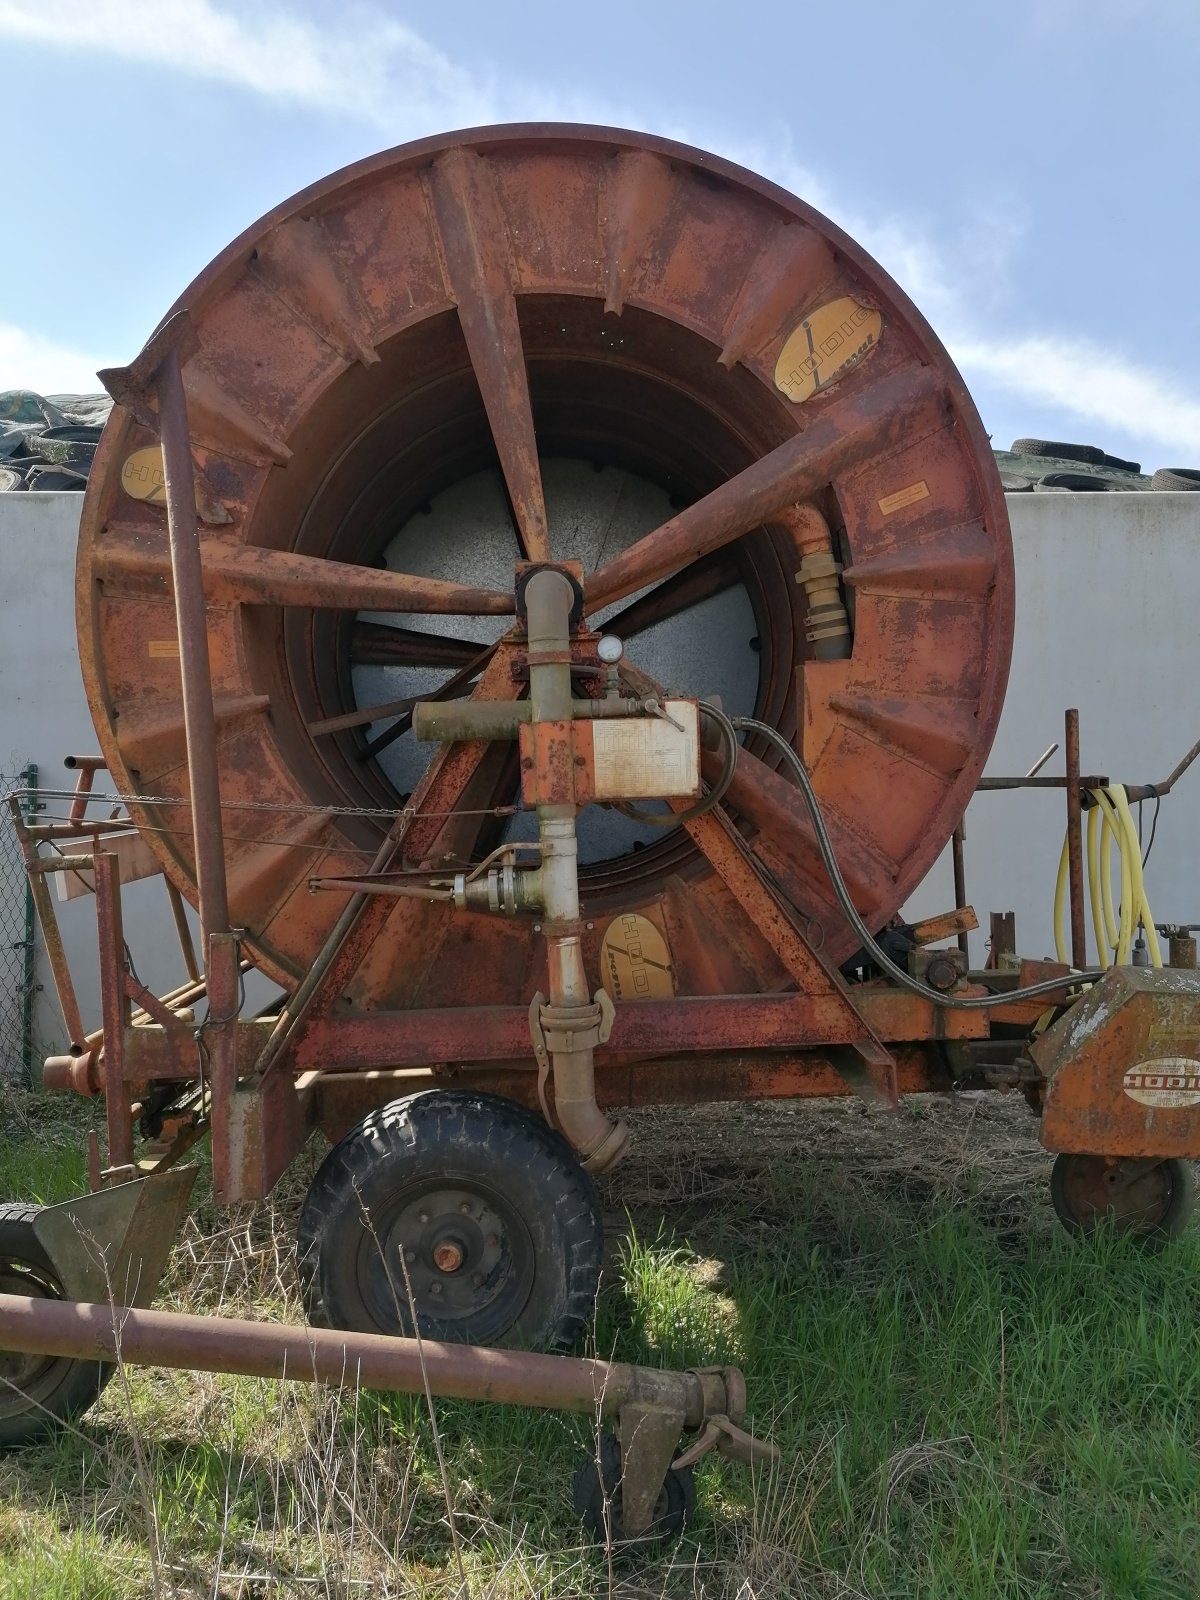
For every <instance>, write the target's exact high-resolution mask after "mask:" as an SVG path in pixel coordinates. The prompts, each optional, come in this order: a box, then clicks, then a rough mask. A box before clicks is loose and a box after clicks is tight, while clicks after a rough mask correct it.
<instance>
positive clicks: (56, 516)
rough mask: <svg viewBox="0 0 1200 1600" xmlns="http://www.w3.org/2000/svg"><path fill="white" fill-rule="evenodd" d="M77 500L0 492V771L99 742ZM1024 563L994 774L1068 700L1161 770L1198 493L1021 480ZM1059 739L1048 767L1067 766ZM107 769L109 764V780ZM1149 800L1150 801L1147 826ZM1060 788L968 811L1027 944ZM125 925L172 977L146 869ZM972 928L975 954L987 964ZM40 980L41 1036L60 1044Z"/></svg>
mask: <svg viewBox="0 0 1200 1600" xmlns="http://www.w3.org/2000/svg"><path fill="white" fill-rule="evenodd" d="M81 503H82V502H81V498H80V497H79V496H76V495H67V494H2V495H0V606H2V608H3V609H2V611H0V766H4V767H6V768H9V769H12V768H14V767H15V766H17V765H20V764H23V763H25V762H27V761H34V762H36V763H37V765H38V767H39V768H40V772H41V782H42V784H43V785H44V786H45V787H48V788H50V787H60V788H61V787H67V786H70V784H71V783H72V782H73V777H72V775H71V774H70V773H68V772H66V771H65V770H64V769H63V766H62V760H63V757H64V756H65V755H68V754H89V753H94V752H95V751H96V750H97V749H98V745H97V742H96V737H95V734H94V732H93V730H92V726H91V719H90V716H89V713H88V708H87V702H86V700H85V698H84V693H83V685H82V682H81V679H80V673H79V663H78V658H77V655H76V649H75V622H74V580H75V540H76V531H77V527H78V519H79V511H80V506H81ZM1009 512H1010V516H1011V518H1012V524H1013V536H1014V542H1015V547H1016V567H1017V633H1016V642H1015V646H1014V651H1013V671H1012V678H1011V682H1010V686H1009V693H1008V699H1007V703H1006V707H1005V711H1004V716H1003V720H1002V722H1001V725H1000V731H999V734H998V736H997V740H996V745H995V750H994V752H993V755H992V759H991V761H990V762H989V765H988V771H989V772H992V773H1020V772H1024V771H1026V770H1027V769H1028V767H1029V766H1030V765H1031V764H1032V763H1033V762H1034V760H1036V758H1037V757H1038V756H1039V755H1040V754H1041V752H1042V751H1043V750H1044V749H1045V748H1046V746H1047V745H1048V744H1050V743H1052V742H1053V741H1054V740H1055V739H1058V740H1059V741H1060V742H1061V739H1062V713H1063V710H1064V708H1065V707H1066V706H1068V705H1076V706H1078V707H1079V710H1080V715H1081V721H1082V743H1083V765H1084V770H1085V771H1088V770H1091V771H1100V772H1105V773H1107V774H1109V775H1110V776H1111V777H1112V778H1113V779H1114V780H1128V781H1130V782H1143V781H1147V780H1154V779H1158V778H1162V777H1164V776H1165V775H1166V774H1167V772H1168V771H1169V770H1170V769H1171V768H1172V767H1173V766H1174V764H1175V762H1176V761H1177V759H1178V758H1179V756H1180V755H1181V754H1182V753H1183V752H1184V751H1185V750H1186V749H1187V748H1188V747H1189V746H1190V745H1191V744H1192V742H1193V741H1194V740H1195V739H1196V738H1197V737H1198V736H1200V692H1198V686H1200V631H1198V628H1197V621H1198V619H1200V495H1190V494H1182V495H1167V494H1145V495H1124V494H1121V495H1068V494H1062V495H1058V494H1026V495H1014V496H1011V497H1010V499H1009ZM1062 770H1063V764H1062V754H1061V751H1060V753H1059V754H1058V755H1057V756H1056V757H1055V758H1054V759H1053V761H1052V762H1051V763H1050V764H1049V765H1048V766H1047V767H1046V769H1045V771H1046V772H1047V773H1053V772H1062ZM100 781H101V782H105V783H107V782H108V780H107V776H106V775H101V779H100ZM1151 809H1152V808H1151V807H1150V806H1147V807H1146V808H1145V811H1146V822H1147V826H1148V824H1149V820H1150V812H1151ZM1063 818H1064V810H1063V800H1062V795H1061V793H1056V792H1052V791H1050V792H1040V793H1039V792H1034V793H1025V794H984V795H979V796H977V797H976V799H975V800H974V801H973V802H972V805H971V807H970V810H969V812H968V816H967V874H968V878H967V882H968V890H969V894H970V898H971V900H972V903H973V904H974V905H975V907H976V909H977V911H978V912H979V918H980V922H981V923H982V924H983V928H984V930H985V931H986V928H987V914H988V912H989V911H992V910H1001V911H1003V910H1014V911H1015V912H1016V913H1017V931H1018V942H1019V945H1020V948H1021V949H1022V950H1023V951H1024V952H1026V953H1029V954H1035V955H1040V954H1050V953H1051V952H1052V949H1053V934H1052V927H1051V902H1052V897H1053V890H1054V876H1055V872H1056V870H1057V864H1058V853H1059V850H1060V848H1061V844H1062V829H1063ZM1198 837H1200V762H1198V763H1197V766H1196V768H1195V769H1193V771H1192V772H1191V773H1189V774H1188V776H1187V777H1186V778H1184V779H1183V781H1182V782H1181V784H1180V786H1179V788H1178V789H1177V790H1176V791H1175V793H1173V794H1172V795H1170V796H1169V797H1168V798H1167V799H1166V800H1165V801H1164V802H1163V806H1162V812H1161V815H1160V818H1159V825H1158V834H1157V840H1156V843H1155V846H1154V853H1153V855H1152V856H1151V858H1150V863H1149V866H1148V868H1147V873H1146V880H1147V886H1148V889H1149V893H1150V899H1151V904H1152V906H1153V908H1154V912H1155V915H1156V917H1157V918H1158V920H1160V921H1180V922H1195V921H1200V845H1198V843H1197V839H1198ZM952 904H953V891H952V882H951V873H950V866H949V861H948V857H947V858H943V860H942V861H941V862H940V863H939V864H938V865H937V867H935V869H934V871H933V872H932V873H931V874H930V877H929V878H928V879H927V880H926V882H925V883H924V884H923V885H922V887H921V889H920V891H919V892H918V893H917V895H915V896H914V897H913V899H912V901H911V902H910V904H909V907H908V910H909V912H910V914H911V915H913V916H923V915H927V914H930V913H932V912H934V911H941V910H945V909H946V908H947V907H949V906H950V905H952ZM61 909H62V918H61V921H62V926H63V933H64V938H65V941H66V944H67V948H68V951H69V953H70V955H71V958H72V962H73V964H74V966H75V968H76V971H77V973H78V975H79V988H80V998H81V1002H82V1004H83V1006H84V1011H85V1017H92V1018H94V1017H95V1016H96V1012H97V990H96V980H95V959H94V938H95V930H94V917H93V909H92V902H91V901H90V900H88V899H86V898H85V899H82V900H75V901H71V902H70V903H69V904H66V905H64V906H63V907H62V908H61ZM126 933H127V937H128V940H129V944H130V947H131V950H132V953H133V956H134V961H135V963H136V965H137V967H138V971H139V973H140V975H141V976H142V977H143V979H144V980H145V981H146V982H147V983H148V984H150V985H151V987H155V986H159V987H161V988H166V987H168V986H169V985H171V984H173V983H175V982H177V981H178V980H179V977H180V975H181V973H180V967H179V961H178V955H177V954H176V950H175V943H174V930H173V924H172V923H171V919H170V914H169V909H168V907H167V902H166V896H165V893H164V890H163V886H162V884H161V882H160V881H158V880H150V881H148V882H146V883H142V884H135V885H133V886H132V887H131V889H130V890H129V899H128V901H127V915H126ZM983 937H984V935H983V934H982V933H981V934H979V935H976V936H975V943H974V948H973V952H972V953H973V956H974V957H975V958H976V959H981V958H982V955H983ZM38 975H39V979H40V981H41V982H42V983H43V984H45V985H47V989H46V992H45V993H43V994H42V995H41V996H40V997H39V1006H38V1012H37V1021H38V1028H39V1032H40V1036H41V1039H42V1040H43V1041H44V1042H45V1043H46V1044H47V1045H53V1044H56V1043H58V1044H61V1043H62V1042H64V1030H63V1026H62V1022H61V1018H60V1017H59V1015H58V1011H57V1006H56V1005H55V1003H54V1000H53V996H52V994H51V992H50V990H49V983H50V978H49V973H48V970H47V969H46V964H45V960H44V957H43V958H42V959H41V961H40V964H39V974H38Z"/></svg>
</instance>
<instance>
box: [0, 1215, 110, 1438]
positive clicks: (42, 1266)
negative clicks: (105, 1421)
mask: <svg viewBox="0 0 1200 1600" xmlns="http://www.w3.org/2000/svg"><path fill="white" fill-rule="evenodd" d="M40 1210H41V1207H40V1206H27V1205H19V1204H15V1203H8V1202H5V1203H4V1204H3V1205H0V1293H3V1294H20V1295H29V1296H30V1297H31V1298H33V1299H35V1300H65V1299H67V1298H68V1296H67V1295H66V1293H65V1291H64V1289H63V1286H62V1284H61V1283H60V1282H59V1281H58V1277H57V1275H56V1273H55V1271H54V1268H53V1266H52V1265H51V1263H50V1258H49V1257H48V1256H47V1254H46V1252H45V1251H44V1250H43V1249H42V1247H41V1245H40V1244H39V1243H38V1241H37V1237H36V1235H35V1234H34V1231H33V1225H34V1222H35V1221H36V1219H37V1214H38V1212H39V1211H40ZM112 1375H113V1368H112V1367H111V1366H110V1365H107V1364H106V1363H104V1362H102V1361H83V1360H73V1359H71V1358H70V1357H68V1356H42V1355H23V1354H22V1353H21V1352H20V1351H16V1350H12V1351H7V1350H6V1351H0V1450H10V1449H13V1448H15V1447H16V1446H18V1445H24V1444H31V1443H33V1442H34V1441H35V1440H37V1439H42V1438H45V1437H46V1436H47V1435H48V1434H52V1433H54V1432H56V1431H57V1430H58V1429H60V1428H62V1427H64V1426H66V1425H68V1424H70V1423H73V1422H74V1421H75V1420H76V1419H77V1418H78V1417H80V1416H81V1415H82V1414H83V1413H84V1412H85V1411H86V1410H87V1409H88V1407H89V1406H90V1405H91V1404H92V1402H93V1401H94V1400H96V1399H97V1398H98V1397H99V1395H100V1391H101V1390H102V1389H103V1388H104V1385H105V1384H106V1383H107V1382H108V1380H109V1379H110V1378H111V1377H112Z"/></svg>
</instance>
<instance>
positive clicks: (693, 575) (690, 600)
mask: <svg viewBox="0 0 1200 1600" xmlns="http://www.w3.org/2000/svg"><path fill="white" fill-rule="evenodd" d="M738 581H739V574H738V569H737V563H736V562H735V561H734V560H733V559H732V557H729V556H726V555H720V554H719V555H716V556H712V557H706V558H705V559H704V560H703V561H697V562H696V564H695V566H692V567H688V568H687V569H686V570H685V571H683V572H681V573H680V574H679V576H678V577H677V578H676V579H675V580H674V582H671V583H663V584H660V585H659V587H658V588H657V589H652V590H651V591H650V593H649V594H644V595H642V597H641V598H640V599H639V600H635V601H633V603H632V604H631V605H627V606H626V607H625V609H624V610H623V611H619V612H618V613H617V615H616V616H615V617H610V618H609V619H608V621H607V622H605V623H604V631H605V632H606V633H615V634H616V635H617V636H618V637H619V638H621V639H635V638H636V637H637V636H638V634H639V633H645V632H646V630H647V628H653V627H655V626H657V624H658V623H660V622H669V621H670V620H671V618H672V617H677V616H679V615H680V613H681V612H683V611H690V610H691V608H692V607H693V606H698V605H699V604H700V603H701V602H702V601H704V600H711V599H712V597H713V596H714V595H717V594H722V593H724V591H725V590H726V589H732V588H733V586H734V584H735V583H737V582H738Z"/></svg>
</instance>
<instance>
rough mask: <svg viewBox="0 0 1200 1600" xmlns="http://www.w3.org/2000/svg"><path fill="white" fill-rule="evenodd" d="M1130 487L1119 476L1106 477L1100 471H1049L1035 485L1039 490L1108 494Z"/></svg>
mask: <svg viewBox="0 0 1200 1600" xmlns="http://www.w3.org/2000/svg"><path fill="white" fill-rule="evenodd" d="M1128 487H1129V485H1128V483H1122V482H1120V480H1119V479H1117V478H1106V477H1104V476H1103V475H1102V474H1101V473H1099V472H1047V473H1046V474H1045V475H1044V476H1043V477H1041V478H1039V479H1038V481H1037V483H1036V484H1035V485H1034V488H1035V489H1036V490H1038V491H1039V492H1042V491H1045V490H1047V489H1068V490H1069V491H1070V492H1071V493H1072V494H1106V493H1111V492H1113V491H1116V492H1119V491H1120V490H1122V489H1128Z"/></svg>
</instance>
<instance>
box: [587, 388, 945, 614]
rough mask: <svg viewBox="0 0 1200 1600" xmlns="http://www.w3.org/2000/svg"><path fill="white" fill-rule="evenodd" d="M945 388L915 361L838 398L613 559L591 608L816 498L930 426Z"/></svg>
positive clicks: (591, 592)
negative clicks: (840, 477)
mask: <svg viewBox="0 0 1200 1600" xmlns="http://www.w3.org/2000/svg"><path fill="white" fill-rule="evenodd" d="M938 393H939V389H938V383H937V380H936V378H935V377H934V375H933V374H932V373H931V372H930V371H929V370H928V369H927V368H924V367H920V368H916V367H912V366H908V367H904V368H902V369H901V370H900V371H898V372H896V373H892V374H889V375H888V376H887V377H885V378H882V379H880V380H879V381H878V382H876V383H873V384H872V385H871V387H869V388H863V387H861V386H860V387H857V388H851V389H849V390H848V391H847V392H845V393H843V394H841V395H839V396H836V397H834V398H831V399H830V400H829V401H828V402H827V404H826V405H825V406H824V408H823V409H822V410H821V411H820V412H819V413H818V414H817V415H816V416H814V418H813V420H812V421H811V422H810V423H809V425H808V426H807V427H806V428H805V429H804V431H803V432H802V433H798V434H795V435H794V436H793V437H792V438H791V439H787V440H785V441H784V443H783V444H781V445H778V446H777V447H776V448H775V449H774V450H771V451H769V452H768V454H767V455H765V456H763V457H762V458H761V459H760V460H758V461H756V462H754V463H753V465H752V466H749V467H746V468H745V469H744V470H743V471H742V472H739V473H737V474H736V475H735V476H734V477H732V478H730V479H728V480H727V481H726V482H725V483H723V484H721V485H720V486H719V487H718V488H716V489H714V490H713V491H712V493H711V494H707V495H705V496H704V498H703V499H702V500H697V501H696V503H695V504H694V505H691V506H688V507H687V509H686V510H684V511H681V512H680V513H679V514H678V516H674V517H672V518H671V520H670V521H669V522H664V523H663V525H662V526H661V527H660V528H656V529H655V530H654V532H653V533H648V534H646V536H645V538H643V539H639V540H638V542H637V543H636V544H634V545H631V546H630V547H629V549H628V550H624V551H622V553H621V554H620V555H619V556H614V557H613V559H612V560H611V561H607V562H605V564H604V565H603V566H602V567H600V568H599V569H598V570H597V571H596V572H594V573H593V574H592V575H591V577H590V578H589V579H588V580H587V584H586V593H587V603H588V607H589V609H590V610H596V609H597V608H598V607H600V606H604V605H608V604H609V603H610V602H611V601H613V600H619V599H621V598H622V596H624V595H627V594H633V593H634V592H635V591H636V590H638V589H641V588H644V587H645V586H646V584H648V583H654V582H656V581H657V580H659V579H660V578H666V577H669V576H670V574H671V573H673V572H678V570H679V569H680V567H682V566H685V565H687V564H688V563H690V562H693V561H695V560H696V559H697V558H698V557H701V556H705V555H708V554H710V553H711V552H712V551H715V550H719V549H721V548H722V547H723V546H724V545H727V544H729V543H731V541H732V540H734V539H737V538H740V537H741V535H742V534H744V533H749V532H750V531H751V529H753V528H757V527H759V526H760V525H761V524H762V523H763V522H765V521H769V520H770V518H771V517H772V516H773V515H775V514H776V513H777V512H779V511H780V510H781V509H782V508H783V507H784V506H786V505H790V504H792V503H793V502H794V501H797V500H802V499H806V498H808V497H809V496H811V495H812V494H813V493H814V492H816V491H817V490H819V489H820V488H822V487H823V486H824V485H825V484H827V483H828V482H829V481H830V479H831V478H832V477H833V476H834V475H835V474H836V473H838V472H841V471H844V470H845V469H846V468H847V467H850V466H852V465H854V464H855V463H856V462H858V461H861V460H862V459H863V458H864V457H865V456H867V455H868V454H871V453H874V452H878V451H883V450H887V449H889V448H891V447H893V446H894V445H895V444H896V443H898V442H899V440H900V439H901V438H902V437H903V435H904V434H905V433H906V432H908V431H924V429H925V425H926V423H927V422H931V421H932V418H933V408H934V406H935V404H936V402H937V398H938Z"/></svg>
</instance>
